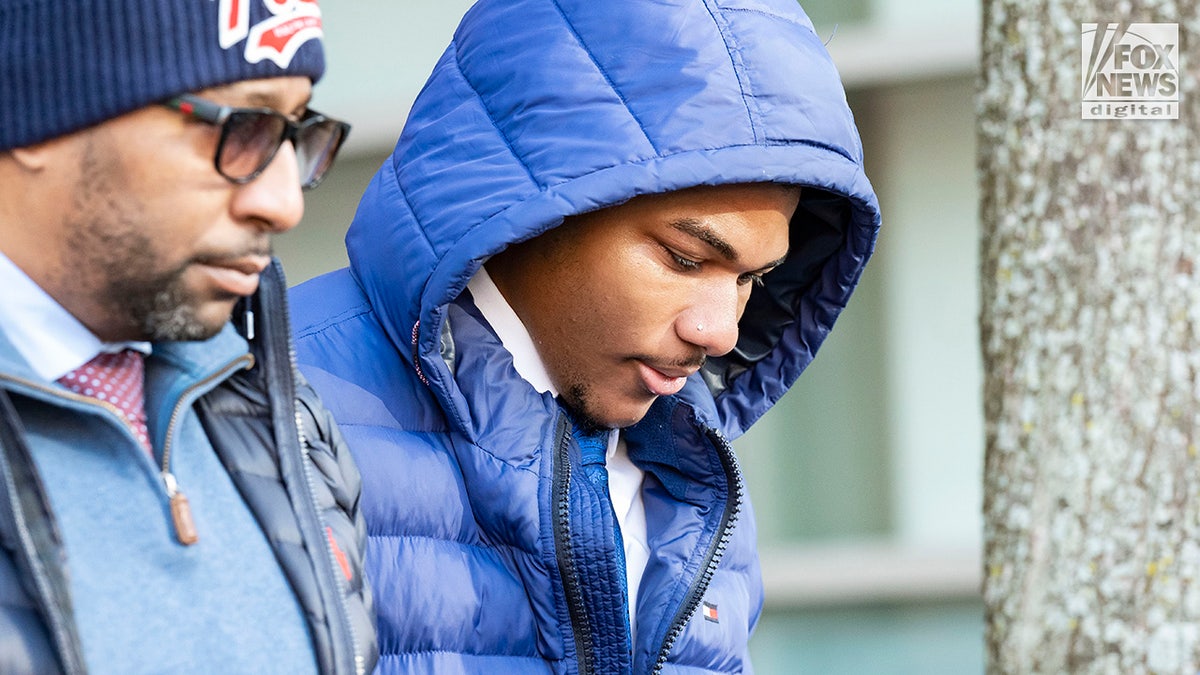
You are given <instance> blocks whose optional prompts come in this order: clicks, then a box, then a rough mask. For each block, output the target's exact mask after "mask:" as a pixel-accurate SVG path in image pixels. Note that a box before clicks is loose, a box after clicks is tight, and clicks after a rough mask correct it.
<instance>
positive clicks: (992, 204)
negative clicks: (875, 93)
mask: <svg viewBox="0 0 1200 675" xmlns="http://www.w3.org/2000/svg"><path fill="white" fill-rule="evenodd" d="M983 17H984V20H983V31H982V67H981V76H980V87H979V98H978V106H979V123H978V124H979V127H978V130H979V172H980V180H981V187H982V203H981V209H980V217H981V221H982V225H983V233H984V234H983V238H982V241H981V247H982V248H981V258H982V268H981V275H982V278H981V290H982V303H981V307H982V310H981V316H980V325H981V337H982V349H983V358H984V368H985V377H984V398H985V424H986V427H985V429H986V460H985V475H984V481H985V487H984V493H985V497H984V521H985V533H984V540H985V552H984V561H985V562H984V564H985V570H984V588H983V592H984V602H985V607H986V614H987V616H986V618H987V629H986V643H987V650H988V672H989V673H1120V674H1122V675H1125V674H1128V673H1196V672H1197V671H1198V670H1200V452H1198V450H1197V448H1198V447H1200V438H1198V437H1197V429H1198V423H1200V380H1198V378H1197V375H1198V374H1200V340H1198V339H1197V338H1198V337H1200V336H1198V331H1197V327H1198V326H1200V283H1197V278H1196V262H1197V259H1198V257H1200V219H1198V217H1197V216H1198V215H1200V214H1198V212H1197V208H1196V205H1195V199H1196V198H1197V197H1198V196H1200V144H1198V143H1197V138H1196V132H1197V130H1200V125H1198V122H1200V99H1197V100H1193V99H1195V98H1196V92H1197V87H1196V84H1197V80H1196V75H1195V74H1196V67H1197V66H1200V53H1198V50H1197V49H1189V45H1191V44H1193V43H1194V44H1195V45H1196V46H1197V47H1200V21H1198V19H1197V9H1196V7H1195V6H1193V4H1192V3H1185V2H1183V1H1182V0H1178V1H1175V2H1171V1H1163V2H1084V1H1081V0H1076V1H1073V2H1065V1H1064V2H1055V1H1052V0H1040V1H1034V2H1014V1H1012V0H1008V1H1000V0H985V2H984V12H983ZM1118 21H1123V22H1130V21H1137V22H1150V23H1155V22H1171V23H1178V24H1179V32H1180V36H1181V43H1182V44H1181V51H1182V63H1183V65H1184V69H1183V70H1182V72H1181V83H1180V87H1181V91H1182V101H1181V104H1180V116H1179V119H1178V120H1162V121H1144V120H1129V119H1126V120H1084V119H1082V118H1081V114H1080V105H1081V76H1080V71H1081V52H1080V48H1081V47H1080V45H1081V38H1080V34H1081V24H1082V23H1084V22H1099V23H1105V22H1118Z"/></svg>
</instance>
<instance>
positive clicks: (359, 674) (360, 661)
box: [295, 401, 366, 675]
mask: <svg viewBox="0 0 1200 675" xmlns="http://www.w3.org/2000/svg"><path fill="white" fill-rule="evenodd" d="M301 405H303V404H302V403H301V402H300V401H296V411H295V415H296V436H297V438H298V439H299V441H300V450H301V452H303V453H304V457H303V465H304V480H305V482H306V483H307V484H308V496H309V503H310V504H312V505H314V507H315V506H316V503H317V487H316V484H315V482H314V479H313V475H312V467H311V466H310V465H311V463H312V462H311V461H310V460H309V448H310V447H311V446H310V445H309V443H308V436H307V434H305V433H304V417H303V415H302V414H301V413H300V406H301ZM314 511H316V513H315V514H314V515H315V517H316V519H317V523H318V524H319V526H320V529H321V533H322V534H324V533H325V528H326V527H327V526H326V525H325V521H324V520H322V518H321V514H320V512H319V511H317V510H316V509H315V508H314ZM331 536H332V535H330V536H328V537H326V536H323V537H321V540H322V541H323V542H324V543H325V556H326V562H328V563H329V569H330V570H331V571H332V574H331V576H332V577H333V583H334V586H335V587H336V588H337V593H336V594H335V595H336V596H337V602H338V607H339V609H340V610H341V611H340V612H339V614H340V615H341V619H342V626H343V627H344V628H345V630H346V635H347V637H348V638H349V639H350V653H351V654H353V656H354V673H355V675H364V673H365V671H366V658H365V657H364V656H363V655H362V654H361V653H360V652H359V644H358V634H357V633H355V631H354V624H352V623H351V622H350V609H349V608H348V607H347V606H346V593H347V592H348V589H347V588H346V587H345V582H344V581H343V579H342V575H340V574H338V572H337V570H338V568H339V567H340V566H339V565H338V561H337V554H336V553H335V552H334V550H333V544H332V543H331V541H330V539H331Z"/></svg>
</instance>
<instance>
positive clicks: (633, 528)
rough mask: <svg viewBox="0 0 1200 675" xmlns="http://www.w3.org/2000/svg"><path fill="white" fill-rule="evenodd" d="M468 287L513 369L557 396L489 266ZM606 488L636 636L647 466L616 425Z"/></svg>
mask: <svg viewBox="0 0 1200 675" xmlns="http://www.w3.org/2000/svg"><path fill="white" fill-rule="evenodd" d="M467 289H468V290H470V291H471V296H472V297H473V298H474V300H475V307H476V308H478V309H479V312H480V313H481V314H483V318H484V319H486V320H487V322H488V324H489V325H491V327H492V330H494V331H496V335H498V336H499V337H500V342H501V344H503V345H504V348H505V349H506V350H508V352H509V354H511V355H512V358H513V367H514V368H516V370H517V374H518V375H520V376H521V377H522V378H524V379H525V381H526V382H528V383H529V384H530V385H531V386H533V388H534V389H536V390H537V391H538V392H539V393H545V392H549V393H550V394H551V395H553V396H558V391H556V390H555V388H554V384H553V383H552V382H551V381H550V375H549V374H548V373H547V372H546V366H545V364H544V363H542V359H541V357H540V356H539V355H538V352H537V348H536V347H535V346H534V344H533V338H532V337H530V335H529V331H528V330H527V329H526V328H525V324H523V323H521V319H520V318H519V317H518V316H517V313H516V312H514V311H513V309H512V307H511V306H510V305H509V304H508V301H507V300H505V299H504V296H503V295H501V294H500V289H499V288H497V287H496V284H495V282H494V281H492V278H491V277H490V276H488V273H487V271H486V270H485V269H484V268H483V267H480V268H479V271H478V272H476V273H475V276H474V277H472V278H471V281H470V283H469V284H467ZM605 464H606V466H607V468H608V494H609V498H610V499H611V500H612V504H613V510H614V511H615V512H616V515H617V524H618V525H619V527H620V528H621V539H622V540H623V541H624V544H625V576H626V582H627V584H628V586H629V627H630V629H631V630H632V631H633V634H634V639H635V640H636V636H637V623H636V621H635V619H636V617H637V593H638V587H639V586H641V582H642V574H643V573H644V572H645V570H646V563H647V562H648V561H649V560H650V546H649V543H648V542H647V539H648V537H647V535H646V508H645V504H644V503H643V501H642V480H643V478H645V472H644V471H642V470H641V469H639V468H638V467H637V466H636V465H635V464H634V463H633V462H632V461H630V459H629V453H628V451H627V450H626V447H625V440H624V438H623V437H622V434H621V433H620V432H618V431H616V430H614V431H612V432H611V433H609V436H608V455H607V459H606V461H605Z"/></svg>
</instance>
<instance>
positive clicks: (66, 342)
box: [0, 253, 150, 381]
mask: <svg viewBox="0 0 1200 675" xmlns="http://www.w3.org/2000/svg"><path fill="white" fill-rule="evenodd" d="M0 288H4V289H5V293H4V295H3V298H2V299H0V326H3V327H4V333H5V335H6V336H7V337H8V339H9V341H10V342H12V344H13V347H15V348H16V350H17V352H18V353H19V354H20V355H21V357H22V358H23V359H25V361H26V363H28V364H29V366H30V367H31V368H32V369H33V371H34V372H35V373H37V374H38V375H39V376H40V377H42V378H44V379H45V380H46V381H54V380H57V379H58V378H60V377H62V376H63V375H66V374H67V373H69V372H71V371H72V370H75V369H76V368H78V367H80V366H82V365H83V364H85V363H87V362H88V361H91V360H92V359H93V358H95V357H96V355H97V354H100V353H101V352H117V351H121V350H122V349H127V348H128V349H136V350H137V351H140V352H142V353H144V354H149V353H150V343H149V342H121V343H105V342H101V341H100V338H98V337H96V336H95V335H94V334H93V333H92V331H90V330H88V328H87V326H84V325H83V324H82V323H80V322H79V320H78V319H76V318H75V317H74V316H72V315H71V313H70V312H68V311H67V310H66V309H64V308H63V306H62V305H60V304H58V302H57V301H55V300H54V298H52V297H50V295H49V294H48V293H46V291H44V290H42V287H41V286H38V285H37V283H36V282H34V280H33V279H30V278H29V275H27V274H25V272H24V271H23V270H21V268H19V267H17V265H16V263H14V262H13V261H11V260H9V259H8V257H7V256H5V255H4V254H3V253H0Z"/></svg>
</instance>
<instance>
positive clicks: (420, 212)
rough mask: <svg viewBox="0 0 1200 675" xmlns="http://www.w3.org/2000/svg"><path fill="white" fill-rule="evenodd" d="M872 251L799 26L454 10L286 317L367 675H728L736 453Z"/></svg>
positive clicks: (809, 352)
mask: <svg viewBox="0 0 1200 675" xmlns="http://www.w3.org/2000/svg"><path fill="white" fill-rule="evenodd" d="M878 225H879V213H878V207H877V202H876V199H875V196H874V194H873V192H872V189H871V186H870V184H869V183H868V181H867V179H866V177H865V176H864V174H863V170H862V151H861V147H860V143H859V139H858V134H857V131H856V129H855V126H854V123H853V119H852V117H851V113H850V111H849V109H848V108H847V105H846V101H845V95H844V92H843V89H842V86H841V83H840V81H839V78H838V75H837V73H836V71H835V69H834V67H833V65H832V64H831V62H830V59H829V56H828V55H827V53H826V52H825V49H824V47H823V45H822V41H821V39H820V38H819V37H818V36H817V35H816V34H814V32H813V29H812V26H811V23H810V22H809V20H808V19H807V17H806V16H805V15H804V14H803V13H802V11H801V10H800V8H799V7H798V6H797V5H796V3H795V2H793V1H792V0H672V1H670V2H661V1H650V0H606V1H605V2H593V1H592V0H481V1H480V2H478V3H476V4H475V5H474V6H473V7H472V9H471V10H470V11H469V12H468V13H467V15H466V16H465V17H464V19H463V21H462V23H461V25H460V26H459V28H458V30H457V32H456V33H455V35H454V39H453V41H452V42H451V44H450V46H449V48H448V49H447V50H446V52H445V54H444V55H443V57H442V58H441V60H440V61H439V63H438V64H437V66H436V68H435V69H434V72H433V74H432V76H431V77H430V80H429V82H428V84H427V86H426V87H425V89H424V90H423V91H422V93H421V94H420V96H419V97H418V99H417V100H416V102H415V104H414V106H413V109H412V112H411V114H410V116H409V119H408V122H407V124H406V126H405V128H404V131H403V133H402V135H401V138H400V141H399V143H398V145H397V147H396V150H395V152H394V154H393V155H392V157H391V158H390V159H389V160H388V161H386V162H385V163H384V165H383V167H382V168H381V169H380V170H379V172H378V174H377V175H376V176H375V178H374V180H373V181H372V183H371V184H370V186H369V187H368V188H367V191H366V193H365V195H364V197H363V199H362V202H361V204H360V206H359V210H358V213H357V215H356V216H355V219H354V222H353V224H352V226H351V228H350V231H349V234H348V236H347V247H348V249H349V256H350V267H349V268H348V269H345V270H340V271H337V272H333V273H331V274H328V275H325V276H323V277H319V278H317V279H315V280H313V281H311V282H309V283H307V284H304V285H302V286H300V287H299V288H297V289H295V290H294V291H293V298H294V302H293V307H294V308H296V324H295V325H296V327H297V331H298V340H297V349H298V352H299V354H298V358H299V360H300V362H301V364H302V368H304V370H305V372H306V374H307V375H308V377H309V379H310V380H311V381H312V383H313V385H314V386H315V387H317V389H318V390H319V391H320V392H321V394H322V396H323V397H324V399H325V400H326V402H327V404H328V405H329V407H330V409H331V410H332V411H333V413H334V415H335V417H336V418H337V421H338V422H339V424H340V425H341V428H342V429H343V431H344V433H345V435H346V437H347V439H348V440H349V443H350V447H351V448H352V450H353V452H354V454H355V458H356V460H357V461H358V463H359V465H360V467H361V470H362V474H363V480H364V486H363V510H364V513H365V515H366V518H367V522H368V529H369V534H370V537H371V539H370V545H369V547H368V554H367V555H368V561H367V562H368V574H369V575H370V576H371V577H373V582H374V587H375V590H376V597H377V607H378V613H379V631H380V645H381V650H382V654H381V660H380V663H379V668H378V672H381V673H480V674H484V673H486V674H488V675H495V674H497V673H531V672H553V673H596V674H603V675H609V674H612V673H630V672H633V673H688V674H689V675H690V674H696V673H735V672H749V671H750V670H751V666H750V663H749V660H748V656H747V642H748V639H749V636H750V633H751V631H752V629H753V627H754V624H755V622H756V620H757V618H758V616H759V612H760V610H761V606H762V585H761V579H760V575H759V567H758V560H757V555H756V553H755V532H754V523H753V515H752V512H751V509H750V504H749V500H748V497H747V495H746V494H745V490H744V485H743V481H742V476H741V474H740V472H739V469H738V464H737V460H736V458H735V456H734V453H733V451H732V449H731V447H730V441H731V440H732V439H734V438H736V437H738V436H740V435H741V434H742V433H743V432H745V430H746V429H747V428H748V427H749V425H750V424H751V423H753V422H754V421H755V420H756V419H758V418H759V417H761V416H762V415H763V414H764V413H765V412H766V411H767V410H768V409H769V408H770V407H771V406H772V405H773V404H774V403H775V402H776V401H778V400H779V398H780V397H781V396H783V394H784V393H785V392H786V391H787V389H788V387H789V386H791V384H792V383H793V382H794V381H795V379H796V378H797V377H798V376H799V375H800V373H801V371H803V370H804V368H805V367H806V366H807V365H808V364H809V362H810V361H811V360H812V358H813V355H814V353H815V351H816V349H817V347H818V346H819V345H820V344H821V342H822V341H823V340H824V339H825V337H826V336H827V335H828V333H829V331H830V329H831V328H832V326H833V323H834V320H835V318H836V317H837V315H838V313H839V312H840V311H841V310H842V308H843V307H844V306H845V304H846V302H847V300H848V298H849V296H850V293H851V290H852V289H853V287H854V285H855V283H856V282H857V280H858V278H859V276H860V274H861V272H862V269H863V265H864V264H865V263H866V261H867V258H868V257H869V255H870V253H871V250H872V248H873V245H874V240H875V235H876V231H877V228H878ZM597 440H598V443H599V444H600V446H601V449H600V454H601V455H602V456H605V457H606V460H604V461H605V463H606V464H607V469H608V474H609V475H608V481H609V482H608V484H607V486H606V485H605V483H604V480H605V479H604V477H603V474H602V473H596V470H595V469H594V468H593V465H591V464H589V465H588V466H585V464H584V460H583V457H584V454H585V453H584V448H585V447H588V446H590V445H592V444H593V442H595V441H597ZM597 476H599V477H597ZM618 530H619V531H618Z"/></svg>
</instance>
